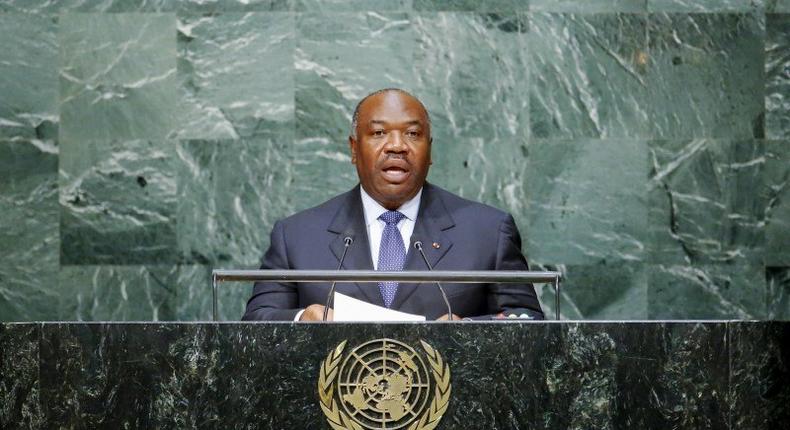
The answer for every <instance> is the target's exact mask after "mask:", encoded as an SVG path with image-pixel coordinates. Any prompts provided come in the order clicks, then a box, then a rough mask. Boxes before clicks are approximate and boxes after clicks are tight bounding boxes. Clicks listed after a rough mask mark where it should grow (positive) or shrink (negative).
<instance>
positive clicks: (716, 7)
mask: <svg viewBox="0 0 790 430" xmlns="http://www.w3.org/2000/svg"><path fill="white" fill-rule="evenodd" d="M765 1H766V0H647V9H648V10H649V11H650V12H700V13H714V12H718V13H721V12H750V11H754V10H759V9H761V8H762V7H763V4H764V2H765ZM768 1H770V0H768Z"/></svg>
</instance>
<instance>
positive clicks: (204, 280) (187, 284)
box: [170, 264, 251, 321]
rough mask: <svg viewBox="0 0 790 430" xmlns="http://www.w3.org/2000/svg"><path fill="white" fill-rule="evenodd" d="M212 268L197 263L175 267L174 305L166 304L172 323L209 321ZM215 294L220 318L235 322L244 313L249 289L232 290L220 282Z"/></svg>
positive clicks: (230, 286) (210, 316)
mask: <svg viewBox="0 0 790 430" xmlns="http://www.w3.org/2000/svg"><path fill="white" fill-rule="evenodd" d="M212 268H213V267H210V266H203V265H198V264H188V265H187V264H185V265H179V266H178V274H177V277H176V280H175V284H174V287H175V288H176V290H177V293H176V297H175V299H174V302H173V303H172V304H171V305H170V309H172V310H173V311H174V312H175V317H174V319H175V320H177V321H210V320H211V319H212V315H211V309H212V308H211V303H212V288H211V270H212ZM234 290H243V291H234ZM219 293H220V294H219V300H220V306H219V310H220V312H221V313H220V316H221V317H222V319H223V320H225V319H231V320H236V321H238V320H239V319H240V318H241V316H240V315H242V314H243V313H244V306H245V305H246V304H247V299H249V296H250V294H251V290H250V289H246V288H238V286H237V287H236V288H235V289H234V288H232V285H226V284H225V283H222V284H220V289H219ZM228 313H229V315H228Z"/></svg>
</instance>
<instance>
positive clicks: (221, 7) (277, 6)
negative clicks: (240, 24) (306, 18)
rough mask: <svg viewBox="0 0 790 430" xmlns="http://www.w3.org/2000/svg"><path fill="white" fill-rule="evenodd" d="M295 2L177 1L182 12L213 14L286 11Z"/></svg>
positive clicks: (281, 0)
mask: <svg viewBox="0 0 790 430" xmlns="http://www.w3.org/2000/svg"><path fill="white" fill-rule="evenodd" d="M294 1H296V0H177V1H176V2H175V3H176V6H177V7H178V9H179V10H180V11H182V12H197V13H202V14H206V15H209V14H215V13H220V12H266V11H288V10H291V9H292V7H293V2H294Z"/></svg>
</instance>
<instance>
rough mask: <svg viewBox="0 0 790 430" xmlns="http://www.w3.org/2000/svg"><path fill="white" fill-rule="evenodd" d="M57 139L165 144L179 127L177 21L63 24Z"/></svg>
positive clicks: (107, 17) (87, 19) (75, 16)
mask: <svg viewBox="0 0 790 430" xmlns="http://www.w3.org/2000/svg"><path fill="white" fill-rule="evenodd" d="M59 23H60V35H59V42H60V58H61V59H62V62H61V64H60V69H59V76H60V116H61V117H60V120H61V125H60V137H61V138H62V139H66V140H71V141H82V140H86V139H90V140H109V139H119V140H122V139H162V138H165V137H167V136H168V135H169V134H170V133H171V132H172V131H173V127H174V121H175V112H176V62H175V49H176V46H175V38H174V37H173V35H174V34H175V26H176V19H175V15H174V14H133V13H130V14H79V13H68V14H63V15H62V16H61V17H60V21H59Z"/></svg>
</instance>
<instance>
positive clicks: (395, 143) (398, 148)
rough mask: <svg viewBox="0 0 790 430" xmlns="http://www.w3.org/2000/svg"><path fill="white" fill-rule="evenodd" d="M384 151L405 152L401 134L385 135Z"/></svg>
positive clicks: (396, 132) (394, 132) (397, 132)
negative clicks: (385, 144)
mask: <svg viewBox="0 0 790 430" xmlns="http://www.w3.org/2000/svg"><path fill="white" fill-rule="evenodd" d="M385 149H386V150H387V151H390V152H404V151H406V143H405V142H404V141H403V135H402V134H401V132H399V131H393V132H391V133H389V134H387V146H386V148H385Z"/></svg>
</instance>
